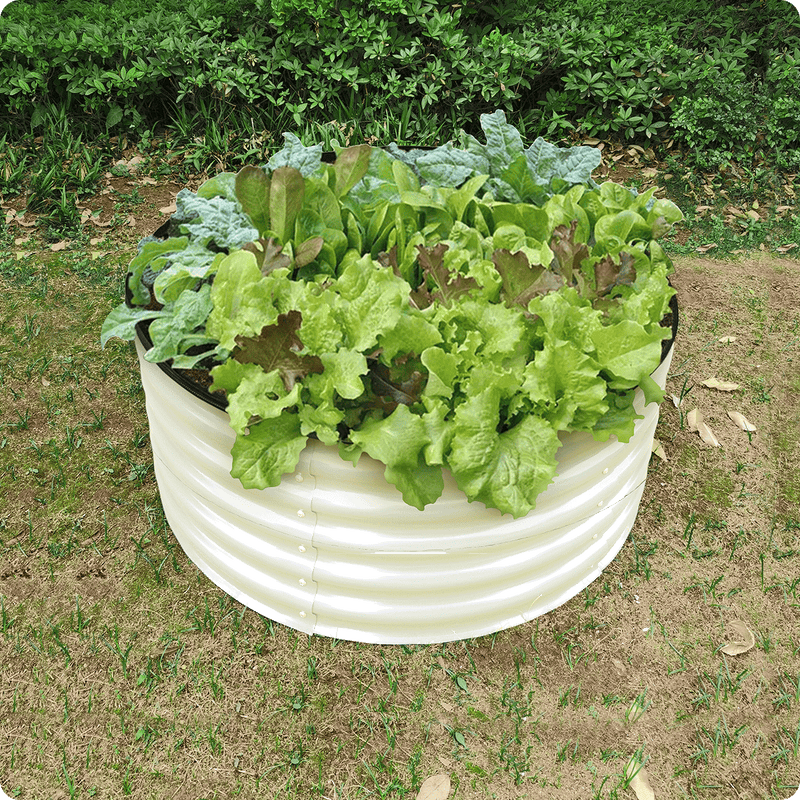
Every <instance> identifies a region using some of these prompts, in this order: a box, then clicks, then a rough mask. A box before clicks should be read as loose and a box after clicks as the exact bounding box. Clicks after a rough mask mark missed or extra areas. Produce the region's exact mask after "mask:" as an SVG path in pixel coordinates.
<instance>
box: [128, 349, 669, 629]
mask: <svg viewBox="0 0 800 800" xmlns="http://www.w3.org/2000/svg"><path fill="white" fill-rule="evenodd" d="M137 347H138V351H139V360H140V364H141V370H142V383H143V385H144V389H145V394H146V398H147V413H148V417H149V420H150V438H151V442H152V446H153V454H154V463H155V473H156V479H157V481H158V486H159V489H160V492H161V499H162V502H163V505H164V509H165V511H166V514H167V519H168V521H169V524H170V527H171V528H172V530H173V532H174V533H175V535H176V537H177V538H178V540H179V542H180V543H181V545H182V547H183V548H184V550H185V551H186V553H187V555H188V556H189V557H190V558H191V559H192V561H194V562H195V564H197V566H198V567H199V568H200V569H201V570H202V571H203V572H204V573H205V574H206V575H208V577H209V578H211V580H213V581H214V582H215V583H216V584H217V585H218V586H220V587H221V588H222V589H224V590H225V591H227V592H228V593H229V594H231V595H232V596H233V597H235V598H236V599H237V600H239V601H240V602H242V603H244V604H245V605H247V606H249V607H250V608H252V609H254V610H255V611H257V612H259V613H260V614H263V615H264V616H266V617H269V618H271V619H274V620H276V621H278V622H281V623H284V624H285V625H289V626H290V627H292V628H295V629H297V630H300V631H303V632H306V633H318V634H322V635H325V636H334V637H337V638H340V639H352V640H356V641H363V642H379V643H385V644H399V643H408V644H410V643H420V644H421V643H430V642H443V641H450V640H453V639H462V638H467V637H471V636H480V635H484V634H488V633H492V632H494V631H497V630H501V629H503V628H508V627H511V626H513V625H517V624H520V623H522V622H526V621H528V620H530V619H533V618H534V617H537V616H539V615H541V614H544V613H545V612H547V611H549V610H551V609H553V608H556V607H557V606H559V605H561V604H562V603H564V602H566V601H567V600H569V599H570V598H571V597H573V596H574V595H575V594H577V593H578V592H579V591H581V590H582V589H583V588H584V587H586V586H587V585H588V584H589V583H591V582H592V581H593V580H594V579H595V578H596V577H598V575H599V574H600V573H601V571H602V570H603V568H604V567H605V566H606V565H607V564H608V563H609V562H610V561H611V560H612V559H613V558H614V556H615V555H616V554H617V552H618V551H619V549H620V548H621V547H622V545H623V543H624V541H625V539H626V538H627V536H628V533H629V532H630V529H631V527H632V526H633V522H634V519H635V517H636V513H637V511H638V508H639V501H640V498H641V495H642V491H643V489H644V482H645V478H646V476H647V465H648V462H649V460H650V452H651V446H652V441H653V435H654V432H655V427H656V423H657V421H658V407H657V406H656V405H654V404H650V405H649V406H647V407H646V408H644V402H643V397H642V395H641V392H639V393H638V396H637V400H636V409H637V411H638V412H639V413H640V414H642V413H643V414H644V419H643V420H639V421H638V422H637V423H636V435H635V436H634V437H633V438H632V439H631V441H630V443H628V444H622V443H620V442H617V441H616V440H615V439H614V438H613V437H612V440H611V441H609V442H607V443H600V442H596V441H594V439H592V437H591V436H589V435H588V434H574V433H573V434H562V442H563V446H562V447H561V448H560V449H559V451H558V453H557V454H556V455H557V458H558V459H559V474H558V477H557V478H556V480H555V482H554V483H553V484H551V486H550V487H548V489H547V491H545V492H544V493H543V494H542V495H540V497H539V500H538V502H537V507H536V509H535V510H534V511H532V512H531V513H530V514H528V515H527V516H526V517H523V518H521V519H517V520H514V519H512V518H511V517H510V516H509V515H505V516H503V515H502V514H500V512H499V511H496V510H494V509H487V508H486V507H485V506H484V505H483V504H482V503H467V502H466V499H465V497H464V495H463V494H462V493H461V492H460V491H459V490H458V488H457V487H456V485H455V482H454V481H453V479H452V478H451V477H450V476H449V475H447V474H446V475H445V490H444V494H443V496H442V497H441V498H440V499H439V500H438V501H437V502H436V503H434V504H433V505H431V506H428V507H427V508H426V509H425V511H418V510H417V509H415V508H412V507H410V506H407V505H406V504H405V503H404V502H403V500H402V498H401V496H400V493H399V492H398V491H397V490H396V489H395V488H394V487H393V486H390V485H389V484H387V483H386V481H385V480H384V477H383V469H384V467H383V465H382V464H380V463H379V462H376V461H373V460H372V459H370V458H369V457H368V456H362V457H361V460H360V461H359V465H358V467H353V465H352V464H351V463H349V462H345V461H342V460H341V459H340V458H339V456H338V453H337V451H336V449H335V448H333V447H327V446H325V445H323V444H321V443H320V442H318V441H313V440H312V441H310V442H309V445H308V447H306V449H305V451H304V452H303V454H302V456H301V459H300V464H299V465H298V468H297V470H296V472H295V474H293V475H287V476H284V479H283V481H282V483H281V484H280V486H277V487H275V488H272V489H265V490H262V491H258V490H253V489H249V490H248V489H243V488H242V486H241V484H240V483H239V481H238V480H236V479H234V478H232V477H231V476H230V474H229V471H230V468H231V456H230V450H231V446H232V445H233V441H234V433H233V431H232V430H231V428H230V426H229V425H228V418H227V414H226V413H225V412H223V411H220V410H219V409H216V408H214V407H212V406H210V405H209V404H208V403H206V402H204V401H203V400H201V399H199V398H198V397H194V396H193V395H191V394H189V393H188V392H187V391H186V390H184V389H183V388H181V387H180V386H178V384H176V383H175V381H174V380H172V379H171V378H170V377H169V376H168V375H167V374H166V373H165V372H163V371H162V370H161V369H160V368H159V367H158V366H157V365H155V364H150V363H149V362H146V361H144V359H143V358H142V354H143V352H144V350H143V348H142V346H141V343H139V342H138V341H137ZM671 360H672V350H670V352H669V355H668V356H667V358H666V359H665V360H664V362H663V363H662V364H661V366H660V367H659V369H658V370H657V371H656V372H655V373H654V376H653V377H654V378H655V379H656V381H657V382H658V383H659V384H660V385H661V386H662V387H663V386H664V384H665V381H666V376H667V371H668V369H669V364H670V362H671Z"/></svg>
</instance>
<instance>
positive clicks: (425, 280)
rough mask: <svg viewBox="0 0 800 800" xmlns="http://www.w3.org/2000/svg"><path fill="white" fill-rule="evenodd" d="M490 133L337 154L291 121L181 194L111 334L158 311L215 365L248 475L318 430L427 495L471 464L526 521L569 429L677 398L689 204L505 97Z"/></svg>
mask: <svg viewBox="0 0 800 800" xmlns="http://www.w3.org/2000/svg"><path fill="white" fill-rule="evenodd" d="M481 124H482V126H483V130H484V132H485V138H486V141H485V143H484V142H479V141H478V140H477V139H475V138H473V137H471V136H464V137H462V141H461V143H460V146H456V145H453V144H447V145H444V146H443V147H439V148H437V149H435V150H430V151H414V150H411V151H402V150H399V149H398V148H396V147H394V146H390V147H388V148H387V149H386V150H383V149H378V148H371V147H368V146H367V145H361V146H357V147H351V148H348V149H345V150H341V151H340V152H339V153H338V154H337V157H336V160H335V162H334V163H332V164H329V163H324V162H323V159H322V150H321V147H319V146H317V147H304V146H303V145H302V144H301V143H300V141H299V140H298V139H296V138H295V137H293V136H290V135H288V134H287V135H286V140H287V141H286V146H285V147H284V149H283V150H281V151H280V152H278V153H276V154H275V155H274V156H273V158H272V159H271V160H270V162H269V164H267V165H265V166H264V167H263V168H256V167H250V166H248V167H244V168H243V169H242V170H241V171H240V172H239V173H237V174H232V173H222V174H220V175H218V176H216V177H215V178H212V179H211V180H209V181H208V182H206V183H205V184H204V185H203V186H202V187H201V188H200V190H199V191H198V193H197V194H196V195H195V194H192V193H191V192H188V191H184V192H182V193H181V194H180V195H179V196H178V203H177V205H178V211H177V214H176V215H175V217H174V218H173V220H172V221H171V229H172V232H173V234H174V235H170V236H169V237H168V238H166V239H163V240H157V239H153V238H152V237H149V238H148V239H146V240H144V241H143V243H142V244H141V245H140V248H139V253H138V255H137V256H136V257H135V258H134V259H133V261H132V263H131V265H130V270H129V274H128V290H129V298H130V300H129V302H127V303H123V304H121V305H120V306H118V307H117V308H115V309H114V310H113V311H112V312H111V314H109V316H108V318H107V319H106V322H105V324H104V326H103V331H102V334H101V340H102V343H103V345H105V343H106V341H107V340H108V339H109V338H110V337H112V336H118V337H120V338H123V339H132V338H133V336H134V332H135V326H136V325H137V324H138V323H140V322H147V323H148V324H149V336H150V339H151V340H152V343H153V345H152V347H151V348H150V349H149V350H148V351H147V352H146V354H145V358H146V359H147V360H149V361H154V362H161V361H171V364H172V366H173V367H174V368H178V369H187V368H196V367H198V366H199V367H206V368H208V369H209V370H210V375H211V378H212V379H213V384H212V386H211V390H212V391H220V392H224V393H225V396H226V400H227V411H228V414H229V417H230V424H231V426H232V428H233V430H234V431H235V432H236V442H235V444H234V446H233V451H232V454H233V469H232V475H233V476H234V477H237V478H239V479H240V480H241V482H242V484H243V485H244V486H245V487H246V488H265V487H268V486H275V485H277V484H278V482H279V481H280V479H281V476H282V475H283V474H284V473H286V472H290V471H292V470H293V469H295V467H296V465H297V462H298V458H299V455H300V453H301V451H302V450H303V448H304V447H305V445H306V443H307V440H308V438H309V437H310V436H315V437H317V438H318V439H319V440H320V441H322V442H323V443H325V444H328V445H335V446H337V447H338V448H339V451H340V454H341V456H342V457H343V458H345V459H349V460H352V461H353V462H354V463H357V462H358V459H359V458H360V456H361V455H362V454H363V453H366V454H368V455H369V456H371V457H372V458H375V459H377V460H379V461H382V462H383V463H384V464H385V465H386V470H385V476H386V479H387V481H388V482H389V483H392V484H394V485H395V486H396V487H397V489H398V490H399V491H400V492H401V493H402V495H403V498H404V500H405V501H406V502H407V503H409V504H410V505H412V506H415V507H417V508H420V509H422V508H424V507H425V506H426V505H427V504H429V503H432V502H434V501H435V500H436V499H437V497H439V495H440V494H441V492H442V489H443V478H442V471H443V469H449V470H450V471H451V473H452V474H453V476H454V478H455V480H456V482H457V484H458V486H459V487H460V489H461V490H462V491H463V492H464V493H465V495H466V496H467V498H468V499H469V500H470V501H473V500H479V501H481V502H483V503H485V504H486V505H487V506H490V507H494V508H497V509H499V510H500V511H501V512H504V513H510V514H512V515H514V516H515V517H518V516H522V515H524V514H526V513H527V512H528V511H530V510H531V509H532V508H533V507H534V505H535V502H536V498H537V496H538V495H539V493H540V492H541V491H542V490H543V489H544V488H545V487H546V486H547V485H548V484H549V483H550V482H551V481H552V479H553V477H554V474H555V471H556V459H555V456H556V452H557V450H558V448H559V445H560V442H559V438H558V434H559V432H561V431H585V432H588V433H591V434H592V435H593V436H594V437H595V439H597V440H600V441H605V440H607V439H608V438H609V437H610V436H612V435H614V436H617V437H618V438H619V439H620V440H622V441H628V440H629V439H630V437H631V436H632V434H633V431H634V420H635V419H636V414H635V412H634V409H633V398H634V392H635V390H636V389H637V387H640V388H641V389H642V390H643V392H644V394H645V397H646V399H647V401H648V402H652V401H656V402H659V401H660V400H661V399H662V393H661V391H660V390H659V388H658V386H657V385H656V384H655V382H654V381H653V380H652V378H651V377H650V375H651V373H652V372H653V371H654V370H655V369H656V367H657V366H658V364H659V362H660V359H661V342H662V340H663V339H665V338H668V337H669V336H670V331H669V330H668V329H667V328H666V327H662V325H661V324H660V323H661V322H662V321H663V320H664V317H665V315H666V314H667V311H668V306H669V301H670V298H671V297H672V295H673V294H674V290H673V289H672V288H671V287H670V285H669V282H668V275H669V273H670V271H671V268H672V265H671V263H670V261H669V259H668V257H667V256H666V254H665V253H664V251H663V249H662V248H661V247H660V245H659V244H658V243H657V242H656V239H658V238H659V237H660V236H662V235H663V234H664V233H665V232H666V231H667V230H668V229H669V228H670V227H671V225H672V224H673V223H675V222H677V221H679V220H680V219H682V218H683V215H682V214H681V212H680V211H679V209H678V208H677V207H676V206H675V205H674V204H673V203H672V202H670V201H668V200H662V199H655V198H654V197H653V193H654V191H655V190H654V189H653V190H650V191H648V192H646V193H644V194H642V195H637V194H635V193H633V192H631V191H629V190H627V189H625V188H623V187H622V186H619V185H617V184H614V183H612V182H607V183H603V184H602V185H598V184H597V183H595V182H594V181H593V180H592V178H591V173H592V171H593V170H594V169H595V168H596V167H597V166H598V164H599V162H600V153H599V152H598V151H597V150H595V149H593V148H591V147H571V148H558V147H554V146H552V145H550V144H548V143H547V142H545V141H544V140H543V139H537V140H536V141H535V142H534V143H533V144H532V145H531V146H530V147H528V148H527V149H526V148H524V146H523V143H522V140H521V138H520V135H519V133H518V131H517V130H516V129H515V128H513V127H512V126H511V125H509V124H508V123H506V121H505V117H504V115H503V113H502V112H501V111H497V112H495V113H494V114H492V115H484V116H483V117H481Z"/></svg>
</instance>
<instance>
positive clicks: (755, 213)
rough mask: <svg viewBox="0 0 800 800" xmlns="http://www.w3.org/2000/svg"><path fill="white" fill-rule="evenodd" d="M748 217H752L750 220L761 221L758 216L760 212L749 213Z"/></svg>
mask: <svg viewBox="0 0 800 800" xmlns="http://www.w3.org/2000/svg"><path fill="white" fill-rule="evenodd" d="M747 216H748V217H750V219H755V220H759V219H761V217H760V216H759V215H758V211H748V212H747Z"/></svg>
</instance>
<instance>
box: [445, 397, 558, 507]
mask: <svg viewBox="0 0 800 800" xmlns="http://www.w3.org/2000/svg"><path fill="white" fill-rule="evenodd" d="M500 398H501V392H500V390H499V389H497V388H491V387H490V388H487V389H486V390H484V391H483V392H481V393H480V394H478V395H476V396H474V397H471V398H469V399H468V400H467V401H466V402H464V403H462V404H461V405H460V406H459V407H458V408H457V409H456V412H455V420H454V424H453V438H452V441H451V446H450V452H449V453H448V454H447V465H448V466H449V467H450V470H451V471H452V473H453V477H454V478H455V480H456V483H457V484H458V487H459V489H461V491H463V492H464V494H465V495H466V496H467V498H468V499H469V500H470V501H473V500H479V501H481V502H482V503H485V504H486V505H487V506H489V507H491V508H496V509H498V510H499V511H500V512H502V513H504V514H511V515H512V516H513V517H515V518H517V517H521V516H524V515H525V514H527V513H528V512H529V511H530V510H531V509H532V508H534V507H535V505H536V498H537V497H538V495H539V494H540V493H541V492H542V491H543V490H544V489H545V488H546V487H547V486H548V484H550V483H551V481H552V480H553V477H554V476H555V473H556V464H557V462H556V460H555V453H556V450H558V448H559V446H560V444H561V443H560V441H559V439H558V435H557V434H556V432H555V430H554V429H553V427H552V426H551V425H550V423H549V422H547V421H546V420H544V419H542V418H541V417H536V416H527V417H525V418H523V419H522V420H521V421H520V422H519V423H518V424H517V425H515V426H514V427H512V428H510V429H509V430H506V431H503V432H502V433H500V432H498V423H499V422H500Z"/></svg>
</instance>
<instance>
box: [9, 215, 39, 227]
mask: <svg viewBox="0 0 800 800" xmlns="http://www.w3.org/2000/svg"><path fill="white" fill-rule="evenodd" d="M14 222H16V223H17V225H22V227H23V228H34V227H36V220H33V221H31V222H27V221H26V220H25V215H24V214H23V215H22V216H21V217H16V218H15V219H14Z"/></svg>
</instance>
